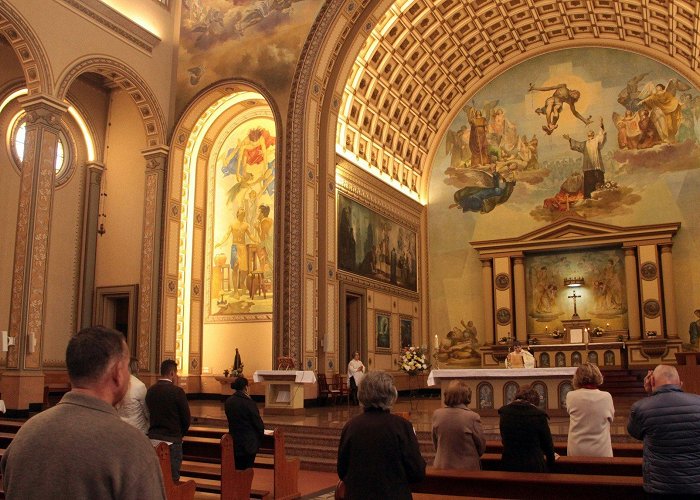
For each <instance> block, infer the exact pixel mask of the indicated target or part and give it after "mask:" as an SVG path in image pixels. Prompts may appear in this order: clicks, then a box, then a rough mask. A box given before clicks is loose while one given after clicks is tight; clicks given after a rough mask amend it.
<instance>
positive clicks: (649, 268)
mask: <svg viewBox="0 0 700 500" xmlns="http://www.w3.org/2000/svg"><path fill="white" fill-rule="evenodd" d="M640 273H641V275H642V279H643V280H646V281H652V280H655V279H656V276H657V275H658V268H657V267H656V264H655V263H654V262H645V263H643V264H642V267H641V268H640Z"/></svg>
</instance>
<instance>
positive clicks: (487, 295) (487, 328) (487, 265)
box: [481, 259, 496, 344]
mask: <svg viewBox="0 0 700 500" xmlns="http://www.w3.org/2000/svg"><path fill="white" fill-rule="evenodd" d="M481 286H482V290H483V292H484V341H485V342H491V343H492V344H495V343H496V333H495V331H494V329H493V267H492V263H491V259H481Z"/></svg>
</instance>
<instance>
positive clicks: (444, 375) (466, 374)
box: [428, 366, 576, 386]
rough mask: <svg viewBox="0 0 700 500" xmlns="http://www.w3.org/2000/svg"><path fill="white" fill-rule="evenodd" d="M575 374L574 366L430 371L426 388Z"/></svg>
mask: <svg viewBox="0 0 700 500" xmlns="http://www.w3.org/2000/svg"><path fill="white" fill-rule="evenodd" d="M574 373H576V367H575V366H567V367H559V368H511V369H507V368H463V369H460V368H453V369H444V370H439V369H438V370H432V371H431V372H430V375H428V386H436V385H439V383H440V381H439V379H453V378H470V379H481V380H486V379H490V378H507V379H515V378H547V377H566V376H571V377H573V375H574Z"/></svg>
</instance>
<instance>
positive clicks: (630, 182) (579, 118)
mask: <svg viewBox="0 0 700 500" xmlns="http://www.w3.org/2000/svg"><path fill="white" fill-rule="evenodd" d="M699 119H700V92H699V91H698V89H697V88H695V87H694V86H693V85H691V83H690V81H689V80H688V78H685V77H684V76H683V75H681V74H679V73H678V72H676V71H674V70H673V69H672V68H670V67H668V66H666V65H663V64H661V63H659V62H657V61H656V60H653V59H651V58H648V57H646V56H643V55H640V54H636V53H633V52H629V51H621V50H616V49H609V48H596V47H586V48H571V49H565V50H558V51H555V52H550V53H547V54H543V55H540V56H537V57H533V58H531V59H528V60H527V61H524V62H522V63H520V64H518V65H516V66H514V67H512V68H510V69H509V70H507V71H505V72H504V73H502V74H501V75H499V76H498V77H496V78H494V79H493V80H491V81H490V82H489V83H487V84H486V85H485V86H483V87H482V88H480V89H479V90H478V91H477V92H476V93H475V94H474V95H472V96H470V97H469V99H468V101H467V102H465V104H464V106H463V107H462V108H461V109H460V110H459V111H458V112H457V114H456V115H455V118H454V120H453V122H452V123H451V124H450V126H449V127H448V128H447V131H446V133H445V136H444V137H443V139H442V144H441V146H440V148H438V150H437V152H436V156H435V158H434V161H433V163H432V165H431V174H430V176H431V177H430V187H429V203H428V252H427V254H428V259H429V261H428V266H429V269H430V282H429V289H430V296H429V301H430V330H431V332H432V331H435V332H446V331H450V330H451V328H452V325H454V324H456V323H459V321H460V320H461V319H462V318H470V317H471V318H474V319H475V324H476V326H477V328H478V329H479V330H480V331H484V328H483V321H484V320H483V319H482V318H481V311H482V310H483V306H484V302H483V300H484V299H483V297H482V292H481V285H480V283H481V278H482V276H481V274H482V270H481V263H480V262H479V260H478V256H477V254H476V252H475V251H474V250H473V249H472V248H470V245H469V242H471V241H488V240H494V239H501V238H509V237H518V236H521V235H523V234H526V233H528V232H530V231H534V230H536V229H539V228H541V227H543V226H546V225H548V224H551V223H553V222H555V221H557V220H560V219H561V218H565V217H574V218H585V219H590V220H595V221H599V222H604V223H609V224H614V225H619V226H635V225H647V224H661V223H667V222H680V223H681V224H682V226H683V227H685V228H690V229H691V231H694V230H695V229H699V228H700V215H697V214H698V210H697V208H696V204H697V200H696V199H697V189H698V188H699V187H700V123H698V120H699ZM691 234H692V233H691V232H685V233H683V234H681V233H679V234H678V236H677V237H676V239H675V242H674V253H673V256H674V266H681V267H682V268H683V269H688V270H689V271H688V272H689V273H690V274H689V275H688V276H686V280H685V283H686V284H685V285H684V286H686V287H690V288H691V289H692V290H686V291H687V293H684V294H676V296H677V301H678V310H679V311H691V312H692V311H693V310H694V309H695V308H696V307H697V306H696V304H695V303H692V302H693V299H692V297H696V296H697V295H698V293H700V285H695V283H700V268H698V267H697V266H695V265H694V263H695V259H696V256H697V255H698V254H699V253H700V242H698V241H695V240H693V238H692V237H691ZM552 259H553V258H552ZM612 260H613V262H612V264H611V263H609V262H608V259H607V258H600V261H599V262H592V261H590V262H585V265H586V266H588V268H590V277H589V275H587V278H586V289H585V292H586V294H587V297H586V298H585V299H581V300H583V301H584V304H583V307H584V309H585V311H586V314H590V316H591V319H592V320H594V321H595V322H596V324H600V323H603V324H602V327H603V328H605V324H606V323H608V322H610V323H611V325H612V324H613V323H616V322H622V321H623V319H622V318H624V317H625V314H626V313H625V312H624V311H623V310H622V309H623V308H624V306H620V305H619V302H618V301H619V300H622V304H624V298H623V297H620V296H619V295H620V293H618V292H617V290H616V288H615V287H616V286H617V283H616V281H613V282H612V284H611V281H610V279H609V276H615V277H616V278H615V280H618V279H621V278H619V277H621V276H622V274H621V273H622V272H623V270H622V268H623V266H622V261H621V259H620V258H619V257H618V256H614V257H612ZM582 263H583V262H582ZM558 265H559V263H556V262H554V261H552V262H547V263H545V262H543V263H542V264H541V265H540V266H534V267H532V268H531V270H530V272H531V273H533V275H532V276H531V278H532V279H534V280H535V281H537V282H539V285H538V286H539V287H540V288H535V289H531V290H530V294H531V296H530V298H529V304H528V307H530V308H531V310H530V311H529V314H528V322H529V324H528V328H530V327H535V326H536V327H537V328H540V329H541V328H544V327H545V326H547V325H553V324H554V323H555V322H556V321H558V319H557V318H559V319H561V318H570V317H571V313H570V311H569V309H570V308H571V305H570V301H567V299H566V298H565V297H564V295H565V294H566V292H565V291H564V289H563V281H562V278H563V277H564V275H563V274H562V275H559V274H557V273H559V272H560V271H559V270H558V267H557V266H558ZM566 265H569V264H566ZM542 266H544V267H545V268H546V269H540V268H541V267H542ZM606 269H607V271H606ZM538 272H540V273H542V274H543V275H545V276H547V277H546V278H542V279H540V278H538V276H537V273H538ZM570 272H574V269H571V270H570ZM605 273H608V274H607V275H606V274H605ZM622 283H623V284H624V281H622ZM622 288H624V287H622ZM579 314H580V311H579ZM679 314H680V313H679ZM686 314H687V313H686ZM608 316H610V317H608ZM613 316H614V317H613ZM681 319H682V318H681V317H679V318H678V320H679V322H681V321H680V320H681ZM686 322H687V319H683V321H682V323H686ZM611 327H612V326H611ZM620 327H622V325H620ZM551 329H552V326H550V331H551ZM683 330H684V331H683V332H679V334H680V335H686V336H687V335H689V334H688V333H687V332H685V328H684V329H683ZM441 335H442V333H441ZM479 340H480V341H481V342H491V341H492V339H485V338H481V337H480V339H479ZM552 361H554V360H552Z"/></svg>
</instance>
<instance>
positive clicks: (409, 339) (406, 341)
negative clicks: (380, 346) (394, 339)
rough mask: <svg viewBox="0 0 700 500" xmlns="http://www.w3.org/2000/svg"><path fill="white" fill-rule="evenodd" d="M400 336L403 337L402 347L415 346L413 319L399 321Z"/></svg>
mask: <svg viewBox="0 0 700 500" xmlns="http://www.w3.org/2000/svg"><path fill="white" fill-rule="evenodd" d="M399 334H400V337H401V347H408V346H410V345H413V318H400V319H399Z"/></svg>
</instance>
